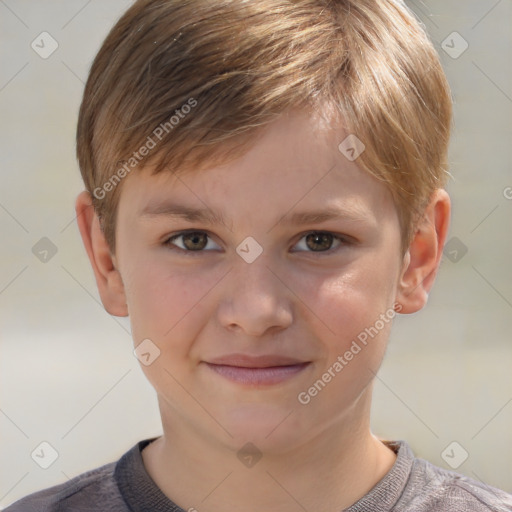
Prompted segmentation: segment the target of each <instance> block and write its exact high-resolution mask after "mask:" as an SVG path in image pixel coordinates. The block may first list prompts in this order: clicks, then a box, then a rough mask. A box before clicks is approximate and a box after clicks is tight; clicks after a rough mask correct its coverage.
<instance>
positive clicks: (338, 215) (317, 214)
mask: <svg viewBox="0 0 512 512" xmlns="http://www.w3.org/2000/svg"><path fill="white" fill-rule="evenodd" d="M141 216H142V217H146V218H154V217H160V216H162V217H171V218H178V219H182V220H185V221H189V222H204V223H207V224H210V225H215V224H223V225H227V223H226V219H225V217H224V215H223V214H222V212H215V211H213V210H211V209H210V208H191V207H189V206H185V205H180V204H176V203H168V202H165V203H154V204H152V203H150V204H149V205H147V206H146V207H145V208H144V209H143V210H142V212H141ZM333 219H344V220H349V221H359V222H362V221H365V220H368V217H367V215H364V213H363V212H362V211H360V210H359V209H356V208H350V209H346V208H337V207H332V206H331V207H327V208H324V209H322V210H308V211H303V212H295V213H291V214H285V215H283V216H281V218H280V219H278V220H277V221H276V222H275V223H274V226H275V225H276V224H279V223H280V222H283V223H284V224H289V225H292V224H293V225H302V224H315V223H320V222H326V221H328V220H333Z"/></svg>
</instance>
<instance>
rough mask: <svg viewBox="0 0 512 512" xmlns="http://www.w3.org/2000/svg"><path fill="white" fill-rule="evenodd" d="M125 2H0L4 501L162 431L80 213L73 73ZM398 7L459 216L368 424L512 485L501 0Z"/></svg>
mask: <svg viewBox="0 0 512 512" xmlns="http://www.w3.org/2000/svg"><path fill="white" fill-rule="evenodd" d="M130 3H131V2H129V1H127V0H104V1H100V0H89V1H87V0H65V1H64V0H51V1H50V0H47V1H45V2H41V1H36V0H0V41H1V42H0V61H1V66H0V119H1V132H0V136H1V137H0V147H1V155H2V156H1V158H2V160H1V171H0V172H1V180H2V181H1V187H0V230H1V233H2V244H1V245H0V261H1V267H0V336H1V351H2V353H1V359H0V365H1V366H0V379H1V382H0V439H1V443H0V505H1V506H3V507H5V506H7V505H8V504H10V503H11V502H13V501H15V500H16V499H18V498H20V497H21V496H23V495H26V494H28V493H29V492H33V491H36V490H39V489H42V488H44V487H48V486H50V485H54V484H57V483H60V482H63V481H65V480H66V479H68V478H71V477H73V476H75V475H77V474H79V473H81V472H84V471H86V470H88V469H92V468H94V467H97V466H99V465H101V464H104V463H107V462H110V461H112V460H115V459H117V458H118V457H119V456H120V455H121V454H123V453H124V452H125V451H126V450H127V449H128V448H130V447H131V446H132V445H133V444H134V443H135V442H137V441H138V440H141V439H143V438H148V437H152V436H156V435H158V434H159V433H160V421H159V415H158V409H157V402H156V398H155V396H154V393H153V390H152V388H151V387H150V386H149V384H148V383H147V381H146V379H145V378H144V376H143V374H142V371H141V370H140V368H139V366H138V364H139V363H138V361H137V360H136V358H135V357H134V356H133V353H132V341H131V337H130V330H129V324H128V321H127V319H118V318H115V317H111V316H110V315H108V314H107V313H106V312H105V311H104V310H103V308H102V306H101V303H100V302H99V296H98V293H97V290H96V285H95V282H94V278H93V274H92V271H91V269H90V266H89V262H88V260H87V258H86V254H85V251H84V250H83V248H82V244H81V240H80V238H79V233H78V229H77V227H76V223H75V221H74V209H73V207H74V199H75V197H76V195H77V194H78V192H79V191H80V190H81V189H82V185H81V181H80V177H79V171H78V167H77V164H76V160H75V155H74V136H75V125H76V119H77V111H78V107H79V103H80V100H81V94H82V90H83V83H84V82H85V79H86V77H87V72H88V69H89V66H90V63H91V61H92V58H93V57H94V55H95V53H96V52H97V50H98V49H99V46H100V44H101V42H102V40H103V38H104V37H105V36H106V34H107V31H108V30H109V29H110V27H111V26H112V25H113V23H114V22H115V21H116V19H117V18H118V17H119V16H120V14H121V13H122V12H123V11H124V10H125V9H126V8H127V7H128V6H129V4H130ZM407 3H408V5H409V6H410V7H411V8H412V9H413V10H414V12H415V13H416V15H417V16H418V18H419V19H420V20H421V21H422V22H423V23H424V25H425V27H426V29H427V31H428V32H429V34H430V36H431V38H432V40H433V41H434V43H435V46H436V48H437V49H438V51H439V53H440V55H441V58H442V62H443V66H444V68H445V70H446V73H447V76H448V79H449V81H450V83H451V87H452V91H453V97H454V100H455V122H454V135H453V139H452V143H451V149H450V161H451V173H452V174H453V176H454V179H453V180H452V181H451V182H450V184H449V186H448V191H449V192H450V194H451V197H452V201H453V218H452V224H451V228H450V234H449V240H450V241H449V244H448V248H447V250H446V251H445V256H444V257H443V262H442V265H441V269H440V274H439V276H438V279H437V283H436V286H435V287H434V290H433V292H432V294H431V296H430V301H429V304H428V305H427V307H426V308H425V309H424V310H423V311H421V312H420V313H417V314H415V315H407V316H399V317H398V318H397V319H396V320H395V325H394V328H393V333H392V338H391V342H390V345H389V349H388V353H387V356H386V359H385V361H384V364H383V367H382V369H381V371H380V373H379V376H378V379H377V381H376V386H375V397H374V407H373V419H372V421H373V430H374V432H375V434H377V435H379V436H382V437H385V438H392V439H406V440H407V441H408V442H409V443H410V444H411V446H412V448H413V450H414V451H415V453H416V454H417V455H418V456H420V457H423V458H426V459H428V460H430V461H431V462H433V463H434V464H437V465H439V466H442V467H446V468H448V469H451V468H452V467H454V466H457V467H456V470H457V471H458V472H461V473H464V474H467V475H469V476H471V477H472V478H474V479H477V480H482V481H483V482H486V483H487V484H489V485H493V486H496V487H500V488H502V489H505V490H507V491H508V492H512V457H511V455H512V428H511V427H512V377H511V373H512V372H511V363H512V343H511V329H512V271H511V268H510V265H511V262H512V229H511V228H512V222H511V219H512V172H511V155H512V149H511V146H512V144H511V135H512V69H511V67H512V61H511V59H510V52H511V50H512V30H511V21H512V0H501V1H497V0H479V1H476V0H470V1H468V0H466V1H462V0H459V1H455V0H453V1H448V2H447V1H442V0H425V1H420V0H417V1H410V2H407ZM42 32H47V33H48V35H46V34H44V35H42V36H40V34H41V33H42ZM454 32H457V34H453V33H454ZM41 38H44V44H43V43H41ZM33 41H35V43H34V47H35V48H34V49H33V47H31V44H32V42H33ZM56 45H58V47H57V46H56ZM466 46H467V48H466ZM55 48H56V49H55ZM53 49H55V51H54V52H53V53H51V55H47V54H48V53H49V52H51V51H52V50H53ZM36 50H37V51H36ZM43 57H46V58H43ZM41 239H44V240H43V241H41ZM46 239H49V241H50V242H49V241H48V240H46ZM37 244H38V245H37ZM34 246H35V249H34ZM466 250H467V252H465V251H466ZM44 251H46V252H44ZM55 251H56V252H55ZM54 253H55V254H54ZM45 259H46V261H44V260H45ZM43 441H46V442H48V443H50V444H51V445H52V446H53V447H54V448H55V449H56V450H57V452H58V455H59V456H58V458H57V460H55V462H54V463H53V464H52V465H51V466H50V467H49V468H48V469H43V468H41V467H40V466H39V465H37V464H36V463H35V462H34V460H33V459H32V458H31V453H32V452H33V451H34V450H35V449H36V448H37V447H38V446H40V443H41V442H43ZM453 442H456V443H457V444H455V445H454V444H452V443H453ZM466 454H467V458H465V457H466ZM447 455H448V456H447ZM464 459H465V460H464Z"/></svg>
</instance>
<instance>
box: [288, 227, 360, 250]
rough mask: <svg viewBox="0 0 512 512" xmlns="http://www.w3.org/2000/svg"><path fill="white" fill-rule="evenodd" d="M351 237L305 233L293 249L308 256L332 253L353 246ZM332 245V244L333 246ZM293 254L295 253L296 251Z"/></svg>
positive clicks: (324, 232) (327, 233) (317, 232)
mask: <svg viewBox="0 0 512 512" xmlns="http://www.w3.org/2000/svg"><path fill="white" fill-rule="evenodd" d="M352 240H353V239H352V237H348V236H344V235H337V234H334V233H329V232H327V231H310V232H309V233H306V234H305V235H304V236H303V237H302V238H301V239H300V240H299V242H298V243H297V244H296V245H295V247H296V248H297V247H298V249H299V252H306V253H309V254H312V253H317V254H318V255H320V254H321V253H329V254H331V253H334V252H335V251H336V250H337V249H339V248H342V247H344V246H349V245H351V244H353V243H354V242H353V241H352ZM333 243H334V244H333ZM293 252H297V251H296V250H295V251H293Z"/></svg>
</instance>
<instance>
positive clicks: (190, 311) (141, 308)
mask: <svg viewBox="0 0 512 512" xmlns="http://www.w3.org/2000/svg"><path fill="white" fill-rule="evenodd" d="M129 275H131V276H132V279H129V280H128V282H127V283H125V285H126V289H127V293H126V294H127V301H128V308H129V314H130V319H131V324H132V332H133V335H134V339H135V340H138V339H144V338H150V339H154V340H155V342H156V343H158V345H162V346H163V345H164V343H166V340H169V339H179V338H183V337H184V336H183V329H184V328H185V327H186V326H190V325H197V322H194V318H195V317H196V316H197V315H198V314H200V311H201V301H202V300H203V299H204V297H205V295H206V294H207V293H208V291H209V290H210V289H212V288H213V287H214V286H215V283H216V282H217V281H218V277H217V276H216V275H215V274H214V275H212V273H211V272H206V271H205V272H201V271H198V269H197V267H195V268H193V267H192V266H190V268H189V269H187V268H186V267H185V266H184V265H180V266H179V269H177V268H176V267H174V268H173V266H171V265H169V264H168V263H167V264H165V263H162V262H161V261H156V260H153V261H150V260H146V261H145V262H144V264H143V265H139V266H137V268H136V271H135V272H130V273H129ZM177 333H180V335H179V336H176V334H177ZM185 338H186V336H185Z"/></svg>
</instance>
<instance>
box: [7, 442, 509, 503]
mask: <svg viewBox="0 0 512 512" xmlns="http://www.w3.org/2000/svg"><path fill="white" fill-rule="evenodd" d="M154 439H156V438H153V439H146V440H144V441H140V442H139V443H137V444H136V445H135V446H134V447H133V448H131V449H130V450H129V451H128V452H126V453H125V454H124V455H123V456H122V457H121V458H120V459H119V461H117V462H111V463H109V464H106V465H104V466H101V467H99V468H96V469H93V470H91V471H88V472H86V473H83V474H81V475H78V476H76V477H75V478H73V479H71V480H70V481H68V482H65V483H63V484H60V485H56V486H54V487H50V488H48V489H45V490H42V491H38V492H35V493H33V494H30V495H28V496H26V497H24V498H22V499H21V500H19V501H17V502H16V503H14V504H13V505H11V506H9V507H7V509H5V512H93V511H101V512H185V511H184V510H183V509H181V508H180V507H178V506H177V505H176V504H174V503H173V502H172V501H171V500H170V499H169V498H167V496H165V495H164V494H163V492H162V491H161V490H160V489H159V488H158V487H157V485H156V484H155V482H154V481H153V480H152V479H151V477H150V476H149V474H148V473H147V471H146V469H145V467H144V464H143V461H142V455H141V451H142V450H143V448H144V447H145V446H147V445H148V444H149V443H150V442H151V441H153V440H154ZM385 443H386V445H387V446H389V447H390V448H391V449H393V451H394V452H395V453H396V454H397V458H396V461H395V463H394V465H393V467H392V468H391V469H390V470H389V472H388V473H387V474H386V475H385V476H384V478H383V479H382V480H381V481H380V482H378V483H377V484H376V485H375V486H374V487H373V489H371V490H370V492H369V493H368V494H366V495H365V496H363V497H362V498H361V499H360V500H358V501H357V502H356V503H354V504H353V505H352V506H350V507H349V508H348V509H345V512H387V511H393V512H406V511H407V512H427V511H428V512H447V511H448V512H484V511H485V512H489V511H493V512H511V511H512V495H510V494H507V493H505V492H504V491H501V490H499V489H495V488H494V487H489V486H487V485H485V484H483V483H481V482H477V481H475V480H473V479H471V478H468V477H466V476H463V475H460V474H458V473H455V472H453V471H448V470H446V469H442V468H440V467H437V466H434V465H433V464H431V463H430V462H428V461H426V460H423V459H419V458H416V457H415V456H414V454H413V453H412V450H411V448H410V447H409V445H408V444H407V443H406V442H405V441H385Z"/></svg>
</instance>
